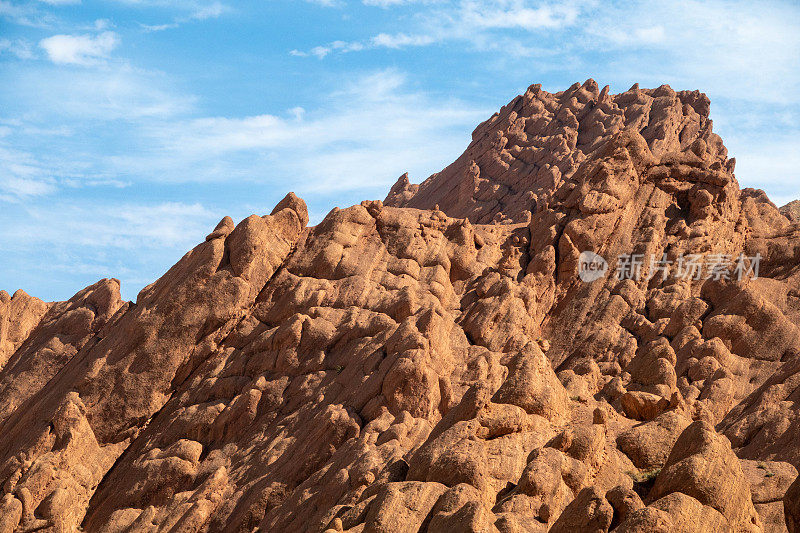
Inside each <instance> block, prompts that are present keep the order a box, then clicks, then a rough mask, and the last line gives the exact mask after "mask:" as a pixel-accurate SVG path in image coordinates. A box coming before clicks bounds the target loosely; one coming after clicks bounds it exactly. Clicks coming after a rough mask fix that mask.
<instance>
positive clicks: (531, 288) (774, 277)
mask: <svg viewBox="0 0 800 533" xmlns="http://www.w3.org/2000/svg"><path fill="white" fill-rule="evenodd" d="M709 107H710V104H709V100H708V98H707V97H706V96H705V95H704V94H702V93H699V92H697V91H692V92H689V91H682V92H675V91H673V90H672V89H671V88H669V87H668V86H662V87H659V88H657V89H640V88H639V87H638V86H634V87H632V88H631V89H630V90H628V91H626V92H623V93H620V94H616V95H614V94H611V93H610V92H609V89H608V87H606V88H603V89H602V90H601V89H600V88H599V87H598V85H597V84H596V83H595V82H594V81H593V80H588V81H587V82H585V83H584V84H582V85H581V84H575V85H573V86H572V87H570V88H569V89H567V90H566V91H563V92H560V93H555V94H551V93H547V92H545V91H543V90H542V89H541V88H540V87H539V86H532V87H531V88H530V89H529V90H528V91H527V92H526V93H525V94H524V95H521V96H518V97H517V98H515V99H514V100H513V101H512V102H511V103H509V104H508V105H507V106H505V107H503V108H502V109H501V110H500V112H499V113H497V114H495V115H493V116H492V117H491V118H490V119H489V120H487V121H486V122H484V123H483V124H481V125H480V126H478V128H477V129H476V130H475V132H474V133H473V141H472V143H471V144H470V145H469V147H468V148H467V149H466V151H465V152H464V154H463V155H462V156H461V157H460V158H458V159H457V160H456V161H455V162H454V163H453V164H452V165H450V166H448V167H447V168H446V169H444V170H443V171H442V172H440V173H437V174H434V175H433V176H431V177H429V178H428V179H427V180H425V181H423V182H422V183H420V184H411V182H410V180H409V178H408V176H403V177H401V178H400V180H399V181H398V182H397V183H396V184H395V185H394V186H393V187H392V189H391V191H390V192H389V195H388V196H387V198H386V199H385V200H384V201H365V202H362V203H361V204H360V205H356V206H352V207H348V208H346V209H334V210H333V211H331V212H330V213H329V214H328V215H327V216H326V217H325V219H324V220H323V221H322V222H320V223H319V224H318V225H316V226H313V227H309V226H308V212H307V209H306V206H305V203H304V202H303V201H302V200H301V199H299V198H297V197H296V196H295V195H294V194H291V193H290V194H289V195H287V196H286V198H284V200H282V201H281V202H280V203H279V204H278V205H277V206H276V207H275V209H274V210H273V212H272V213H271V214H269V215H264V216H259V215H253V216H251V217H249V218H247V219H245V220H243V221H241V222H240V223H239V224H238V225H237V224H234V221H233V220H231V219H230V218H228V217H226V218H225V219H223V220H222V221H221V222H220V223H219V225H218V226H217V227H216V228H214V229H213V231H212V232H211V233H210V234H209V235H208V237H207V238H206V240H205V241H204V242H203V243H201V244H199V245H198V246H196V247H195V248H194V249H193V250H191V251H190V252H188V253H187V254H186V255H185V256H184V257H183V258H182V259H181V260H180V261H179V262H178V263H177V264H176V265H175V266H173V267H172V268H171V269H170V270H169V271H168V272H167V273H166V274H164V276H162V277H161V279H159V280H158V281H156V282H155V283H153V284H152V285H150V286H148V287H146V288H145V289H144V290H143V291H142V292H141V293H140V294H139V296H138V298H137V300H136V302H135V303H132V302H123V301H122V300H121V299H120V296H119V283H118V282H117V281H116V280H102V281H99V282H98V283H96V284H94V285H92V286H90V287H87V288H86V289H83V290H82V291H80V292H78V293H77V294H76V295H75V296H74V297H73V298H72V299H71V300H69V301H67V302H55V303H45V302H42V301H40V300H38V299H36V298H34V297H32V296H29V295H27V294H25V293H24V292H22V291H19V292H17V293H15V294H14V296H13V297H12V296H10V295H8V294H7V293H5V292H0V490H1V491H2V495H0V533H5V532H9V533H10V532H27V531H51V532H66V531H75V530H77V529H78V528H82V529H83V530H84V531H97V532H109V533H110V532H139V531H142V532H144V531H147V532H154V531H181V532H212V531H214V532H216V531H220V532H228V531H231V532H236V531H240V532H251V531H254V530H259V531H269V532H274V531H319V532H324V531H327V532H331V531H333V532H336V531H351V532H431V533H432V532H450V531H479V532H539V531H542V532H545V531H559V532H560V531H565V532H566V531H569V532H572V531H579V532H582V531H586V532H605V531H619V532H623V531H625V532H630V531H636V532H652V531H663V532H671V531H697V532H701V531H708V532H717V531H736V532H739V531H748V532H749V531H754V532H755V531H790V532H798V531H800V501H799V500H798V494H800V491H799V490H798V489H797V487H798V482H796V481H795V479H796V478H797V470H796V468H797V467H799V466H800V409H798V406H799V405H800V332H799V331H798V326H797V324H798V323H800V274H798V266H799V265H800V224H799V222H800V216H798V214H797V213H798V209H797V206H794V205H791V204H790V205H789V206H786V207H784V208H781V209H778V208H777V207H776V206H775V205H773V204H772V203H771V202H770V201H769V199H768V198H767V197H766V195H765V194H764V193H763V192H762V191H759V190H752V189H740V188H739V185H738V183H737V181H736V178H735V176H734V160H733V159H729V158H728V157H727V151H726V149H725V147H724V146H723V144H722V140H721V139H720V138H719V137H718V136H717V135H716V134H714V133H713V132H712V124H711V120H710V119H709ZM587 258H592V259H591V260H587Z"/></svg>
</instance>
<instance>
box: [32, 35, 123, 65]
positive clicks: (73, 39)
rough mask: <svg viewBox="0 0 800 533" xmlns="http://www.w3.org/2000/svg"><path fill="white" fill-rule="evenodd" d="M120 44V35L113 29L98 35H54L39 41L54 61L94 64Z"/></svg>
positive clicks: (106, 56)
mask: <svg viewBox="0 0 800 533" xmlns="http://www.w3.org/2000/svg"><path fill="white" fill-rule="evenodd" d="M118 44H119V37H118V36H117V34H116V33H114V32H112V31H104V32H102V33H100V34H98V35H88V34H84V35H53V36H52V37H47V38H46V39H42V40H41V41H39V46H40V47H41V48H42V49H44V51H45V52H47V56H48V57H49V58H50V61H52V62H53V63H59V64H74V65H94V64H96V63H98V62H100V61H103V60H105V59H107V58H108V57H109V55H110V54H111V51H112V50H113V49H114V48H116V47H117V45H118Z"/></svg>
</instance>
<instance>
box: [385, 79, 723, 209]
mask: <svg viewBox="0 0 800 533" xmlns="http://www.w3.org/2000/svg"><path fill="white" fill-rule="evenodd" d="M709 111H710V101H709V99H708V97H707V96H706V95H705V94H703V93H701V92H699V91H680V92H676V91H674V90H673V89H672V88H670V87H669V85H662V86H660V87H658V88H655V89H640V88H639V86H638V84H635V85H634V86H633V87H631V88H630V89H629V90H628V91H626V92H623V93H619V94H614V95H612V94H609V88H608V86H606V87H604V88H603V89H602V91H601V90H599V88H598V84H597V82H595V81H594V80H592V79H589V80H586V81H585V82H584V83H583V84H580V83H575V84H574V85H572V86H571V87H570V88H569V89H567V90H565V91H560V92H557V93H549V92H547V91H544V90H543V89H542V88H541V85H539V84H536V85H531V86H530V87H529V88H528V90H527V91H526V92H525V93H524V94H523V95H521V96H517V97H516V98H514V99H513V100H512V101H511V102H510V103H509V104H508V105H506V106H504V107H503V108H502V109H501V110H500V111H499V112H498V113H495V114H494V115H493V116H492V117H491V118H490V119H489V120H487V121H485V122H484V123H482V124H481V125H480V126H478V127H477V128H476V129H475V131H474V132H473V134H472V139H473V140H472V143H471V144H470V145H469V147H468V148H467V150H466V151H465V152H464V153H463V154H462V155H461V157H459V158H458V159H457V160H456V161H455V162H454V163H453V164H451V165H450V166H448V167H447V168H445V169H444V170H442V171H441V172H439V173H436V174H434V175H432V176H431V177H429V178H428V179H427V180H425V181H423V182H422V183H420V184H418V185H412V184H410V183H409V181H408V177H407V175H404V177H401V178H400V180H398V182H397V183H396V184H395V185H394V186H393V187H392V189H391V191H390V192H389V195H388V196H387V197H386V200H385V203H386V205H389V206H396V207H416V208H422V209H430V208H432V207H433V206H434V205H436V204H438V205H439V206H440V207H441V209H442V210H443V211H445V212H446V213H447V214H449V215H450V216H456V217H464V218H470V219H471V220H472V221H473V222H477V223H488V222H491V221H493V220H497V221H505V222H521V221H524V220H526V217H527V215H526V212H531V213H533V212H535V210H536V209H537V206H539V205H543V203H545V202H546V201H547V199H548V198H549V197H550V196H551V195H552V194H553V192H554V191H555V190H556V189H557V188H558V187H559V186H561V185H562V184H563V183H565V182H568V181H569V180H570V179H571V178H572V177H573V175H574V174H575V172H576V171H577V169H578V168H579V167H580V165H581V164H582V163H583V162H584V161H585V160H586V159H587V158H589V157H590V155H591V154H592V153H593V152H595V151H597V150H598V149H600V148H601V147H602V146H603V145H605V144H606V143H607V142H609V140H611V139H612V138H613V137H614V136H615V135H617V134H619V133H620V132H622V131H635V132H637V133H639V134H640V135H641V136H642V137H643V138H644V140H645V142H646V144H647V147H648V149H649V150H650V151H651V152H652V154H653V156H654V157H655V158H656V159H657V160H660V159H661V158H663V157H665V156H667V155H668V154H687V156H688V157H691V158H695V159H696V158H699V159H701V160H703V161H705V162H707V165H708V166H710V165H712V164H713V163H714V162H719V163H720V166H721V167H723V168H727V167H728V165H729V162H728V160H727V157H726V156H727V150H726V149H725V147H724V146H723V144H722V140H721V139H720V138H719V137H718V136H717V135H716V134H714V133H713V132H712V128H711V119H710V118H709ZM731 171H732V167H731Z"/></svg>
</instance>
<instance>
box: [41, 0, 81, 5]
mask: <svg viewBox="0 0 800 533" xmlns="http://www.w3.org/2000/svg"><path fill="white" fill-rule="evenodd" d="M39 1H40V2H42V3H44V4H50V5H51V6H68V5H75V4H80V3H81V0H39Z"/></svg>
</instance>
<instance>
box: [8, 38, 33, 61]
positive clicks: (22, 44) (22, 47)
mask: <svg viewBox="0 0 800 533" xmlns="http://www.w3.org/2000/svg"><path fill="white" fill-rule="evenodd" d="M5 52H7V53H10V54H12V55H14V56H16V57H17V58H19V59H33V58H34V57H36V55H35V54H34V53H33V46H32V45H31V43H30V42H29V41H26V40H25V39H15V40H13V41H12V40H10V39H0V54H2V53H5Z"/></svg>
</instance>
